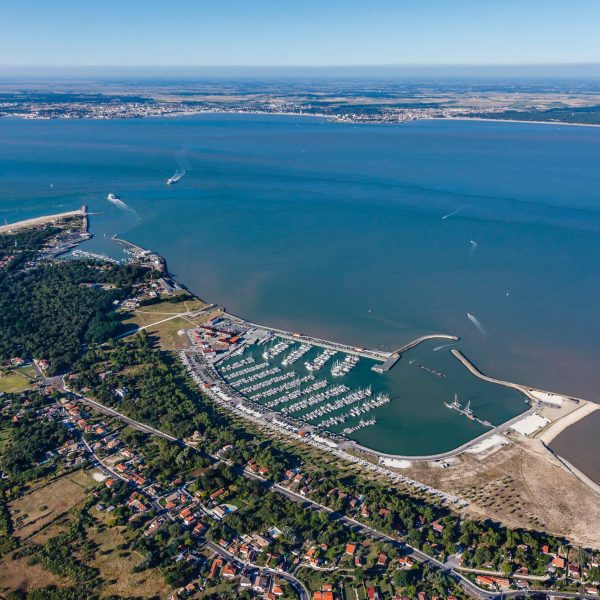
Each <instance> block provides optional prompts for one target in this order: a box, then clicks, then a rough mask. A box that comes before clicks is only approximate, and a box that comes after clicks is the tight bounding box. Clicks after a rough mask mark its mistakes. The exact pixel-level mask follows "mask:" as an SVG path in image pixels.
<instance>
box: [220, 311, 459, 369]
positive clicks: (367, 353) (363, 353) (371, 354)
mask: <svg viewBox="0 0 600 600" xmlns="http://www.w3.org/2000/svg"><path fill="white" fill-rule="evenodd" d="M223 314H224V315H226V316H228V317H229V318H231V319H234V320H236V321H238V322H240V323H245V324H246V325H247V326H249V327H254V328H256V329H262V330H264V331H268V332H269V333H271V334H273V335H276V336H278V337H280V338H283V339H286V340H289V341H292V342H299V343H301V344H310V345H311V346H319V347H321V348H327V349H329V350H334V351H336V352H343V353H344V354H350V355H352V356H360V357H362V358H368V359H371V360H375V361H377V362H380V363H382V364H380V365H375V366H374V367H373V371H375V372H377V373H385V372H386V371H389V370H390V369H391V368H392V367H393V366H394V365H395V364H396V363H397V362H398V360H399V359H400V357H401V356H402V354H403V353H404V352H407V351H408V350H410V349H411V348H414V347H415V346H417V345H419V344H421V343H422V342H426V341H427V340H435V339H442V340H451V341H454V342H456V341H458V340H459V339H460V338H458V337H457V336H455V335H448V334H445V333H432V334H429V335H423V336H421V337H418V338H416V339H414V340H412V341H411V342H408V343H407V344H404V345H403V346H400V348H398V349H397V350H394V351H393V352H388V351H383V350H373V349H368V348H362V347H361V346H351V345H349V344H342V343H340V342H333V341H331V340H324V339H321V338H317V337H314V336H311V335H305V334H303V333H299V332H292V331H285V330H284V329H276V328H274V327H269V326H268V325H260V324H258V323H252V322H251V321H247V320H246V319H243V318H242V317H238V316H237V315H234V314H232V313H229V312H226V311H223Z"/></svg>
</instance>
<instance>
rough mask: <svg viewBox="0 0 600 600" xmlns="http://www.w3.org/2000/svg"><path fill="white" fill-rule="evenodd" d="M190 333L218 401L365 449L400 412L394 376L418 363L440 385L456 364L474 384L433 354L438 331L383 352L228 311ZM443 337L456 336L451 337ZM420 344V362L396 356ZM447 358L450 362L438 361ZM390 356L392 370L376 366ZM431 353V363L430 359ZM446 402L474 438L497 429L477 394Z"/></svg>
mask: <svg viewBox="0 0 600 600" xmlns="http://www.w3.org/2000/svg"><path fill="white" fill-rule="evenodd" d="M187 333H188V337H189V339H190V340H191V341H192V343H193V349H194V351H196V352H198V353H199V354H201V355H202V357H203V360H205V361H207V364H208V365H210V369H212V372H213V373H214V377H212V378H211V381H212V382H213V383H212V384H211V385H213V384H214V390H215V393H216V394H217V396H218V397H219V398H220V399H221V400H223V401H227V402H231V403H233V405H235V406H236V407H237V408H238V409H239V410H243V411H249V412H248V414H252V415H254V417H255V418H257V419H268V420H272V419H273V418H274V417H273V416H272V415H273V414H277V415H278V416H277V421H278V422H279V423H282V424H283V425H282V427H284V425H285V427H284V429H286V430H287V429H289V430H290V431H292V430H293V431H296V432H299V431H302V430H305V431H309V432H312V433H313V435H321V436H326V438H324V439H331V440H332V443H335V444H336V445H337V444H338V443H340V441H343V440H347V442H348V443H350V444H354V443H357V444H358V445H357V447H363V444H362V441H363V440H369V439H371V434H370V432H373V434H374V435H375V436H377V435H379V434H378V433H377V432H381V431H382V429H383V428H384V427H385V425H386V423H388V422H389V423H391V424H393V423H394V419H397V417H394V418H392V419H390V417H389V413H390V411H392V412H396V411H397V410H398V405H397V404H395V402H394V390H396V389H397V388H396V387H395V378H394V376H395V375H396V374H398V375H399V379H400V380H401V381H405V376H406V375H408V374H409V372H414V367H417V368H418V372H420V373H423V375H422V377H423V378H424V379H423V382H429V385H430V384H431V382H433V381H437V382H439V383H440V384H443V382H444V381H445V380H446V378H447V374H448V373H450V374H452V375H455V372H456V371H457V370H459V371H460V373H461V374H462V376H463V377H465V376H466V377H467V378H469V381H471V383H475V382H477V380H478V378H472V376H471V375H470V374H469V371H468V370H467V369H464V367H463V366H462V365H461V364H460V361H458V360H456V358H457V357H456V356H454V355H453V354H451V353H450V352H446V353H439V352H437V350H438V349H439V347H440V346H439V341H438V338H439V337H441V336H437V335H432V336H425V337H424V338H419V339H417V340H414V341H413V342H411V343H409V344H406V345H405V346H404V347H401V348H398V349H397V350H395V351H394V352H387V353H386V352H382V351H374V350H367V349H363V348H360V349H357V348H355V347H348V346H344V345H342V344H337V343H335V342H331V341H327V340H321V339H318V338H310V340H309V339H308V338H307V337H306V336H304V335H302V334H301V333H297V332H296V333H289V332H287V333H286V332H281V331H280V330H276V329H273V328H270V327H266V326H264V325H258V324H255V323H250V322H247V321H245V320H244V319H242V318H240V317H238V316H234V315H231V314H229V313H227V312H225V311H222V312H221V313H220V314H219V315H218V316H215V317H214V318H212V319H211V320H210V321H208V322H207V323H205V324H203V325H201V326H199V327H197V328H194V329H191V330H188V332H187ZM443 339H451V340H452V341H454V339H453V336H443ZM436 343H438V345H437V346H436V345H435V344H436ZM419 348H420V350H419V354H418V355H417V356H418V357H419V358H418V360H416V359H414V358H413V359H410V360H406V361H402V360H401V359H402V356H403V354H404V353H405V352H415V351H416V350H417V349H419ZM426 357H429V358H427V360H426ZM447 357H449V358H450V359H451V361H452V362H451V363H449V364H446V365H444V364H442V362H443V361H444V360H447ZM390 358H391V359H392V363H393V364H392V366H393V367H394V370H392V369H391V367H390V368H389V369H387V370H383V369H381V368H379V369H378V368H377V367H381V366H382V365H383V364H385V363H386V362H388V361H389V359H390ZM432 358H435V360H436V362H435V363H434V362H431V363H430V360H431V359H432ZM465 360H466V359H465ZM440 361H442V362H440ZM431 375H434V377H431ZM404 385H405V384H404ZM485 385H486V387H488V389H489V390H494V391H497V390H498V386H495V385H494V386H491V387H489V386H488V385H487V384H485ZM396 393H397V392H396ZM509 394H512V392H509ZM519 396H520V398H521V401H520V402H521V404H520V408H519V409H517V410H516V411H515V413H513V414H519V413H520V412H523V411H524V410H526V404H525V402H524V400H525V401H527V400H528V398H527V396H525V395H522V394H519ZM515 399H516V398H515ZM475 403H476V404H475ZM444 405H445V407H446V408H447V409H450V410H451V411H452V412H453V413H454V414H455V415H456V417H457V418H458V420H457V421H456V420H455V419H454V418H452V419H451V422H452V423H456V424H455V425H454V426H455V427H461V426H464V425H463V424H466V423H469V424H471V425H470V426H469V427H474V428H476V429H474V430H473V431H475V432H476V433H475V435H472V437H478V436H482V435H484V434H485V433H486V431H491V430H493V429H494V427H495V426H494V424H493V423H492V421H491V420H490V419H488V418H487V415H486V417H483V416H480V415H479V411H480V410H485V409H484V408H482V405H481V399H480V398H478V397H477V396H475V397H470V398H467V399H466V401H465V402H464V404H463V403H461V402H459V400H458V396H455V398H454V401H453V402H449V401H446V402H444ZM476 408H477V411H478V412H477V414H476V412H475V410H476ZM273 411H274V412H273ZM375 449H377V448H375Z"/></svg>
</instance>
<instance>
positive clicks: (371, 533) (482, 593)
mask: <svg viewBox="0 0 600 600" xmlns="http://www.w3.org/2000/svg"><path fill="white" fill-rule="evenodd" d="M63 388H64V391H65V392H69V393H71V394H73V392H71V391H70V390H69V389H67V388H66V387H65V386H64V385H63ZM74 395H76V394H74ZM76 397H77V398H78V399H79V400H80V401H81V402H83V403H84V404H88V405H89V406H91V407H93V408H95V409H96V410H98V411H99V412H102V413H104V414H107V415H110V416H112V417H115V418H117V419H119V420H121V421H122V422H124V423H126V424H127V425H130V426H131V427H133V428H135V429H138V430H140V431H144V432H146V433H149V434H152V435H156V436H158V437H162V438H163V439H165V440H169V441H171V442H173V443H177V444H178V445H180V446H187V447H189V448H193V449H194V450H196V451H197V448H194V447H193V446H190V445H189V444H186V443H185V442H184V441H183V440H180V439H178V438H175V437H173V436H171V435H169V434H168V433H164V432H163V431H160V430H159V429H155V428H154V427H151V426H149V425H146V424H144V423H140V422H139V421H135V420H134V419H130V418H129V417H127V416H125V415H123V414H122V413H119V412H118V411H116V410H114V409H112V408H109V407H107V406H104V405H103V404H100V403H99V402H96V401H95V400H91V399H90V398H84V397H81V396H78V395H76ZM209 456H210V458H212V459H213V460H215V461H218V462H222V463H225V464H227V465H228V466H230V467H231V468H233V469H234V470H235V471H236V472H238V473H239V474H241V475H243V476H244V477H247V478H248V479H256V480H259V481H261V482H263V483H265V484H266V485H267V486H268V487H269V488H270V489H271V490H272V491H275V492H276V493H278V494H281V495H283V496H285V497H286V498H288V499H289V500H292V501H294V502H299V503H301V504H303V505H305V506H309V507H311V508H312V509H314V510H319V511H323V512H326V513H327V514H328V515H329V516H330V518H331V519H335V520H337V521H339V522H340V523H341V524H343V525H344V526H345V527H347V528H348V529H351V530H352V531H354V532H356V533H360V534H362V535H364V536H366V537H369V538H371V539H375V540H379V541H384V542H388V543H390V544H392V545H394V546H396V547H398V548H401V549H402V550H404V551H405V553H406V554H409V555H411V556H413V557H414V558H415V559H417V560H418V561H419V562H422V563H427V564H429V565H431V566H433V567H435V568H438V569H440V570H442V571H444V572H445V573H446V574H448V575H449V576H450V577H452V578H453V579H454V580H455V581H457V582H458V583H459V584H460V585H461V586H462V587H463V589H465V591H466V592H467V593H469V594H471V595H473V596H477V597H479V598H482V599H483V600H497V599H501V598H503V597H516V596H533V595H537V594H544V593H546V594H554V595H559V596H561V597H562V598H586V599H589V600H597V596H593V595H589V594H579V593H576V592H558V591H556V590H514V591H513V590H511V591H508V592H494V591H490V590H484V589H482V588H480V587H478V586H477V585H475V584H474V583H473V582H472V581H470V580H469V579H467V578H466V577H464V576H463V575H461V574H460V573H458V572H457V571H455V570H454V569H452V568H451V567H450V566H448V565H445V564H444V563H442V562H441V561H439V560H437V559H436V558H433V557H431V556H429V555H427V554H425V553H424V552H421V551H420V550H418V549H417V548H413V547H412V546H410V545H409V544H406V543H405V542H402V541H401V540H399V539H398V538H395V537H393V536H391V535H388V534H387V533H383V532H381V531H379V530H377V529H374V528H373V527H371V526H369V525H365V524H364V523H361V522H360V521H357V520H355V519H353V518H351V517H347V516H345V515H342V514H339V513H336V512H335V511H333V510H332V509H331V508H329V507H328V506H325V505H324V504H320V503H319V502H315V501H314V500H311V499H310V498H306V497H304V496H302V495H300V494H297V493H296V492H293V491H291V490H289V489H287V488H285V487H283V486H281V485H279V484H278V483H273V482H272V481H270V480H268V479H265V478H263V477H261V476H260V475H257V474H256V473H253V472H252V471H249V470H246V469H242V468H240V467H237V466H236V465H233V464H232V463H230V462H229V461H227V460H224V459H222V458H219V457H218V456H212V455H209ZM207 542H208V540H207ZM211 544H212V542H211ZM215 546H216V547H217V548H219V549H220V550H221V551H223V550H224V549H223V548H220V547H219V546H217V545H216V544H215ZM210 547H211V548H213V546H212V545H211V546H210ZM213 549H214V548H213ZM406 551H408V552H406ZM231 556H233V555H231ZM228 558H229V556H228ZM237 561H238V563H240V564H244V563H243V562H242V561H240V560H239V559H237ZM256 567H258V565H256ZM260 568H261V569H263V570H265V571H272V574H276V575H277V576H280V577H282V578H285V579H287V580H288V581H289V582H290V583H291V584H292V585H293V586H294V588H295V589H296V590H297V591H299V590H298V587H297V585H298V584H300V586H301V588H302V589H303V593H304V594H306V593H307V590H306V588H305V587H304V586H303V584H302V582H300V581H299V580H298V579H296V578H295V577H293V576H291V575H289V574H287V573H286V574H285V575H287V577H284V574H283V573H281V572H279V571H274V570H269V569H266V568H265V567H260ZM299 593H300V592H299ZM307 599H308V596H303V595H301V600H307Z"/></svg>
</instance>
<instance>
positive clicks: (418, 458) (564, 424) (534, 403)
mask: <svg viewBox="0 0 600 600" xmlns="http://www.w3.org/2000/svg"><path fill="white" fill-rule="evenodd" d="M69 216H81V217H83V218H84V219H86V216H87V213H86V212H84V211H83V210H82V209H81V208H80V209H79V210H76V211H69V212H65V213H59V214H53V215H43V216H40V217H35V218H32V219H26V220H24V221H19V222H17V223H13V224H12V225H9V226H4V227H3V228H0V233H6V232H8V231H9V230H10V229H11V228H17V229H23V228H27V227H34V226H36V225H39V224H44V223H48V222H52V221H53V220H57V219H60V218H65V217H69ZM113 239H114V241H115V242H117V243H119V244H120V245H121V246H123V247H130V248H134V249H135V250H136V251H138V252H141V253H142V254H143V255H145V256H152V257H153V258H154V259H159V260H160V261H161V262H162V266H163V272H164V273H165V274H167V275H169V276H170V277H171V278H172V279H173V280H174V281H176V279H175V278H173V277H172V276H171V275H170V273H169V272H168V268H167V265H166V260H165V259H164V258H163V257H161V256H160V255H158V254H156V253H155V252H153V251H151V250H148V249H146V248H142V247H141V246H138V245H137V244H134V243H132V242H129V241H128V240H125V239H123V238H120V237H117V236H114V238H113ZM177 283H179V284H180V285H181V286H182V287H183V289H187V287H186V286H185V284H182V283H181V282H177ZM190 293H191V292H190ZM192 295H194V297H197V296H196V295H195V294H192ZM226 314H228V315H229V316H230V317H233V318H234V319H238V320H240V321H242V322H244V323H246V324H249V325H251V326H256V327H260V328H265V329H268V330H270V331H272V332H274V333H276V334H281V335H283V336H284V337H289V338H290V339H301V338H306V341H309V342H310V341H312V342H316V343H317V344H326V345H327V344H329V345H332V346H336V345H338V344H336V343H335V342H332V341H330V340H321V339H318V338H315V337H312V336H300V335H298V334H294V333H292V332H287V331H282V330H278V329H274V328H271V327H269V326H265V325H258V324H256V323H252V322H251V321H247V320H246V319H244V318H243V317H240V316H239V315H232V314H230V313H226ZM131 333H135V332H134V331H132V332H128V333H127V335H129V334H131ZM437 337H439V338H443V339H453V340H456V339H458V338H457V337H456V336H453V335H449V334H431V335H425V336H421V337H419V338H417V339H415V340H412V341H410V342H408V343H406V344H404V345H403V346H401V347H399V348H398V349H397V350H395V351H392V352H386V353H382V352H380V351H376V350H374V351H372V350H368V349H363V348H352V347H350V346H347V345H345V344H344V345H339V346H344V351H348V352H351V353H355V354H359V355H360V354H362V355H363V356H364V355H367V356H369V355H370V356H369V358H372V359H375V360H379V361H382V362H384V363H385V364H387V363H389V362H390V361H391V365H390V366H389V368H392V367H393V365H394V364H395V362H396V361H397V360H398V359H399V358H400V356H401V354H402V353H403V352H406V351H408V350H410V349H412V348H414V347H415V346H417V345H418V344H420V343H421V342H422V341H425V340H427V339H431V338H437ZM451 353H452V355H453V356H454V357H455V358H457V359H458V360H459V361H460V362H461V363H462V364H463V365H464V366H465V368H467V369H468V370H469V372H470V373H471V374H472V375H473V376H474V377H478V378H480V379H482V380H484V381H487V382H489V383H493V384H495V385H502V386H506V387H511V388H513V389H516V390H517V391H519V392H521V393H522V394H523V395H524V396H525V397H526V398H527V399H528V400H529V402H530V408H529V409H527V410H525V411H524V412H522V413H520V414H519V415H516V416H515V417H512V418H510V419H508V420H507V421H504V422H503V423H500V424H499V425H497V426H495V427H494V428H492V429H490V430H489V431H486V432H484V433H483V434H480V435H479V436H477V437H475V438H473V439H471V440H469V441H467V442H465V443H463V444H461V445H459V446H457V447H456V448H453V449H450V450H447V451H444V452H439V453H434V454H427V455H402V454H391V453H385V452H381V451H377V450H376V449H373V448H369V447H366V446H363V445H361V444H359V443H358V442H356V441H355V440H352V439H349V438H345V439H344V440H343V441H341V442H336V445H339V446H340V447H345V448H347V449H352V450H355V451H359V452H364V453H367V454H369V455H370V456H373V457H375V458H376V459H378V460H383V458H387V459H397V460H402V461H410V462H411V463H416V462H424V461H436V460H442V459H445V458H451V457H454V456H457V455H459V454H462V453H463V452H466V451H467V450H469V449H470V448H472V447H474V446H476V445H477V444H479V443H481V442H482V441H484V440H486V439H488V438H491V437H493V436H494V435H498V434H499V433H502V432H505V431H506V430H508V429H509V428H510V426H511V425H512V424H514V423H516V422H517V421H519V420H521V419H523V418H526V417H527V416H528V415H530V414H532V413H533V412H534V411H535V410H536V408H537V407H538V406H539V405H540V404H543V402H541V401H540V398H539V397H536V396H534V395H533V394H531V392H532V391H538V392H542V393H544V394H552V393H551V392H546V391H544V390H536V389H535V388H532V387H530V386H525V385H522V384H518V383H513V382H507V381H503V380H500V379H496V378H493V377H489V376H487V375H484V374H483V373H481V372H480V371H479V370H478V369H477V367H476V366H475V365H474V364H473V363H471V362H470V361H469V360H468V359H467V358H466V357H465V356H464V355H463V354H462V353H461V352H460V351H459V350H456V349H452V350H451ZM566 397H567V398H569V399H573V400H574V401H576V402H583V403H585V404H584V405H583V406H582V407H580V408H581V409H584V408H586V407H588V408H587V409H586V410H585V411H583V410H580V409H577V410H575V411H572V412H571V413H569V414H568V415H566V417H570V418H569V419H566V417H565V416H563V417H561V418H559V419H558V420H556V421H554V422H553V423H551V424H550V426H549V427H548V428H547V429H546V430H544V431H547V430H552V432H553V435H552V437H551V438H544V439H547V440H548V442H549V441H550V440H551V439H554V437H556V436H558V434H559V433H561V432H562V431H563V430H565V429H567V428H568V427H569V426H570V425H572V424H574V423H576V422H577V421H579V420H580V419H582V418H584V417H585V416H587V415H588V414H591V412H593V411H594V410H596V409H597V408H600V405H596V404H594V403H591V402H589V401H587V400H583V399H579V398H574V397H572V396H566ZM589 405H591V407H590V406H589ZM573 413H577V415H574V414H573ZM554 425H556V429H554V428H553V427H554ZM538 433H539V432H538ZM533 437H535V435H534V436H533ZM332 439H333V438H332Z"/></svg>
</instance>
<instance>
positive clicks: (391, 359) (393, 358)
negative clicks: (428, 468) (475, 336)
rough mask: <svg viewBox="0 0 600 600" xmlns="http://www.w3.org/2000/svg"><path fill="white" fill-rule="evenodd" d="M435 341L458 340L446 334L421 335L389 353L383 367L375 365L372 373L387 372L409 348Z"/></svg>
mask: <svg viewBox="0 0 600 600" xmlns="http://www.w3.org/2000/svg"><path fill="white" fill-rule="evenodd" d="M437 339H441V340H451V341H453V342H458V340H459V339H460V338H459V337H457V336H455V335H448V334H446V333H431V334H429V335H422V336H421V337H418V338H417V339H416V340H413V341H412V342H408V344H404V346H400V348H398V349H397V350H394V351H393V352H389V353H388V355H387V358H386V359H385V361H384V363H383V365H381V366H379V365H376V366H375V367H373V371H375V372H377V373H385V372H386V371H389V370H390V369H391V368H392V367H393V366H394V365H395V364H396V363H397V362H398V361H399V360H400V358H401V357H402V354H404V353H405V352H407V351H408V350H410V349H411V348H414V347H415V346H418V345H419V344H421V343H422V342H426V341H427V340H437Z"/></svg>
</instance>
